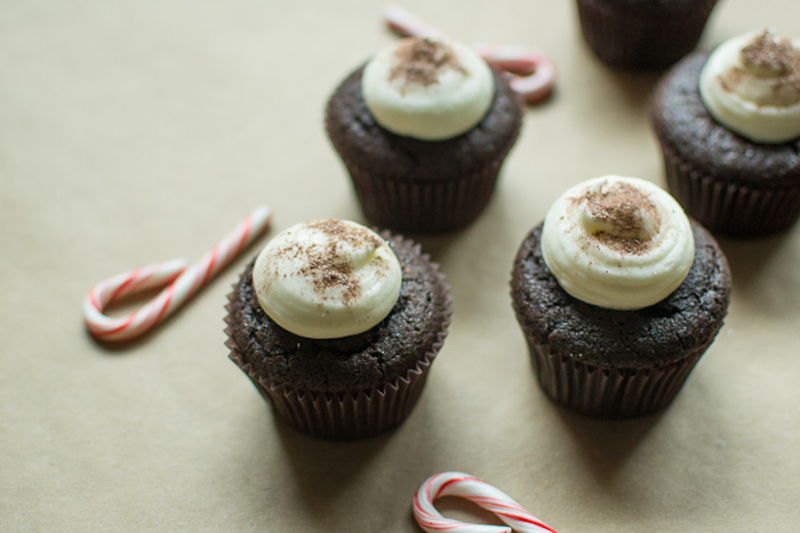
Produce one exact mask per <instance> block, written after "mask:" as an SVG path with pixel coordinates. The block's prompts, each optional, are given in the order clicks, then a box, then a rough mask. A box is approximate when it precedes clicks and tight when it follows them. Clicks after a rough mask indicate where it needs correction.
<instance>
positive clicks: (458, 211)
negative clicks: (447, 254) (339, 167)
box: [344, 143, 513, 234]
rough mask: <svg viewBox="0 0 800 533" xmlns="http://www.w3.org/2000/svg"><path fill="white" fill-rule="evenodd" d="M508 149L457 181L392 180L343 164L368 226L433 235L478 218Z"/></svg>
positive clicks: (491, 191)
mask: <svg viewBox="0 0 800 533" xmlns="http://www.w3.org/2000/svg"><path fill="white" fill-rule="evenodd" d="M512 144H513V143H512ZM510 149H511V146H510V145H509V147H508V150H510ZM508 150H506V151H505V152H504V153H503V154H501V155H500V156H499V157H497V158H496V159H495V160H494V161H492V162H490V163H488V164H486V165H485V166H484V168H482V169H481V171H479V172H475V173H473V174H469V175H465V176H462V177H460V178H459V179H458V180H449V179H448V180H414V179H394V178H392V177H389V176H385V175H380V174H375V173H370V172H366V171H364V170H362V169H361V168H360V167H359V165H358V164H357V163H355V162H353V161H350V160H347V159H345V160H344V164H345V166H346V167H347V169H348V171H349V173H350V176H351V178H352V181H353V186H354V188H355V191H356V195H357V196H358V200H359V202H360V203H361V207H362V209H363V211H364V214H365V216H366V217H367V220H369V221H370V223H372V224H375V225H376V226H378V227H381V228H391V229H392V230H394V231H398V232H401V233H417V234H421V233H435V232H443V231H451V230H455V229H458V228H461V227H464V226H466V225H467V224H469V223H470V222H472V221H473V220H475V219H476V218H477V217H478V215H480V214H481V212H482V211H483V210H484V209H485V208H486V205H487V204H488V203H489V200H490V199H491V197H492V194H493V192H494V189H495V185H496V183H497V177H498V175H499V173H500V169H501V167H502V165H503V161H504V160H505V157H506V155H507V154H508Z"/></svg>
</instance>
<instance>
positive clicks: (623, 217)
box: [575, 183, 660, 255]
mask: <svg viewBox="0 0 800 533" xmlns="http://www.w3.org/2000/svg"><path fill="white" fill-rule="evenodd" d="M575 201H576V202H577V203H582V204H583V205H584V206H585V207H586V210H587V211H588V212H589V214H590V215H591V216H592V218H594V219H595V220H597V221H598V222H599V223H600V224H601V225H603V226H606V227H608V228H610V231H603V230H600V231H597V232H596V233H595V234H594V235H592V237H593V238H595V239H597V240H598V241H599V242H600V243H601V244H603V245H605V246H607V247H608V248H611V249H613V250H616V251H618V252H622V253H625V254H633V255H638V254H642V253H644V252H645V251H646V250H647V245H648V241H649V239H646V238H642V233H643V232H644V231H646V228H645V225H644V223H645V219H644V217H643V214H645V213H646V215H647V216H648V218H649V219H650V220H652V221H653V226H654V227H655V228H656V230H657V228H658V226H659V224H660V221H659V217H658V211H657V210H656V207H655V206H654V205H653V203H652V202H651V201H650V200H649V199H648V198H647V196H645V195H644V194H643V193H642V192H641V191H639V190H638V189H636V188H635V187H632V186H630V185H628V184H627V183H617V184H615V185H614V186H613V187H612V188H610V189H607V190H606V191H604V192H602V193H597V192H592V191H587V192H586V194H584V195H583V196H581V197H580V198H577V199H576V200H575Z"/></svg>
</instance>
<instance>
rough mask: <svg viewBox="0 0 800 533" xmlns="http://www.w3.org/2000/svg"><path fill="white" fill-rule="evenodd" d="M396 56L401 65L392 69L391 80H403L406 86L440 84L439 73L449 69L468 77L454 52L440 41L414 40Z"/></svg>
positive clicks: (402, 47) (401, 48)
mask: <svg viewBox="0 0 800 533" xmlns="http://www.w3.org/2000/svg"><path fill="white" fill-rule="evenodd" d="M395 55H396V57H397V58H398V60H399V63H398V64H397V65H396V66H395V67H394V68H393V69H392V71H391V73H390V76H389V79H390V80H394V79H396V78H402V80H403V82H405V83H406V84H417V85H423V86H425V87H427V86H429V85H433V84H434V83H438V82H439V73H440V72H441V71H442V70H445V69H448V68H449V69H453V70H457V71H459V72H461V73H462V74H464V75H467V71H466V69H464V67H463V66H462V65H461V63H460V62H459V61H458V59H457V58H456V55H455V53H453V50H452V49H451V48H450V47H449V46H447V45H446V44H444V43H442V42H439V41H434V40H431V39H412V40H410V41H409V42H408V44H406V45H404V46H401V47H400V48H399V49H398V50H397V52H396V54H395Z"/></svg>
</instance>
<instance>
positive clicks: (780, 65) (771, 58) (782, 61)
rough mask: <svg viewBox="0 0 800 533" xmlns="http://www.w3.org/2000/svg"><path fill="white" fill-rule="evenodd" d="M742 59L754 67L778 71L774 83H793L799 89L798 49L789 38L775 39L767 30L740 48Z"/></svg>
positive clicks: (799, 53) (799, 58)
mask: <svg viewBox="0 0 800 533" xmlns="http://www.w3.org/2000/svg"><path fill="white" fill-rule="evenodd" d="M741 57H742V60H743V61H744V62H745V63H750V64H751V65H755V66H756V67H763V68H769V69H770V70H774V71H775V72H777V73H779V76H778V77H777V78H774V80H775V82H776V83H779V84H788V85H793V86H794V87H796V88H798V89H800V50H797V49H795V48H794V47H793V46H792V42H791V40H789V39H786V38H782V39H780V40H778V41H775V39H774V38H773V36H772V34H770V33H769V32H768V31H765V32H763V33H762V34H761V35H759V36H758V37H756V38H755V39H753V40H752V41H751V42H750V44H748V45H747V46H745V47H744V48H742V52H741Z"/></svg>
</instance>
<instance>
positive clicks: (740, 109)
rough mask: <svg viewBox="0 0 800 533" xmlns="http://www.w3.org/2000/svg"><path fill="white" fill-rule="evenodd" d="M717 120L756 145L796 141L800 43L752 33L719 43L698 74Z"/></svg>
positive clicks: (798, 132)
mask: <svg viewBox="0 0 800 533" xmlns="http://www.w3.org/2000/svg"><path fill="white" fill-rule="evenodd" d="M699 89H700V97H701V98H702V100H703V104H704V105H705V106H706V109H708V112H709V113H710V114H711V116H713V117H714V118H715V119H716V120H717V122H719V123H720V124H722V125H723V126H725V127H727V128H728V129H730V130H732V131H735V132H736V133H738V134H740V135H742V136H743V137H747V138H748V139H750V140H752V141H755V142H758V143H783V142H786V141H790V140H792V139H796V138H797V137H800V40H799V39H785V38H780V37H778V36H776V35H775V34H773V33H770V32H767V31H763V32H752V33H747V34H744V35H740V36H738V37H734V38H733V39H730V40H729V41H726V42H724V43H722V44H721V45H719V46H718V47H717V48H716V49H715V50H714V52H712V53H711V56H710V57H709V58H708V61H707V62H706V64H705V66H704V67H703V70H702V71H701V73H700V86H699Z"/></svg>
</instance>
